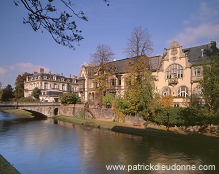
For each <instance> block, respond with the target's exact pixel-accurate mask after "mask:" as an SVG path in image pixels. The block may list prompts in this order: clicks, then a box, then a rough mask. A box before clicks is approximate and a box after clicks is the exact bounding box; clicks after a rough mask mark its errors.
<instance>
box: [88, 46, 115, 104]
mask: <svg viewBox="0 0 219 174" xmlns="http://www.w3.org/2000/svg"><path fill="white" fill-rule="evenodd" d="M113 56H114V53H113V52H112V49H111V47H110V46H108V45H104V44H101V45H98V46H97V49H96V52H95V53H94V54H91V58H92V59H91V65H90V66H91V67H92V68H93V69H95V76H94V80H93V83H94V84H95V85H94V90H95V95H96V100H99V103H100V104H101V103H102V102H101V101H102V98H103V96H104V95H105V94H106V92H107V90H108V89H109V86H110V85H109V82H108V79H109V77H110V76H111V75H112V73H113V72H112V69H111V65H110V64H109V63H108V62H109V61H111V60H112V59H113Z"/></svg>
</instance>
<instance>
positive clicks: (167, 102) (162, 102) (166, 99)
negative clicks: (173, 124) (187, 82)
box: [153, 95, 173, 108]
mask: <svg viewBox="0 0 219 174" xmlns="http://www.w3.org/2000/svg"><path fill="white" fill-rule="evenodd" d="M153 102H154V103H155V104H158V105H159V106H160V107H162V108H169V107H172V106H173V96H171V95H168V96H161V97H158V98H155V99H154V101H153Z"/></svg>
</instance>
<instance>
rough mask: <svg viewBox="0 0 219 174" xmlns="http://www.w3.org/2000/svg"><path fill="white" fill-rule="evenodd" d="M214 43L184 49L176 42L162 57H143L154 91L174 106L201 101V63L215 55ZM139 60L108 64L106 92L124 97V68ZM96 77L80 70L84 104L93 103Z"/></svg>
mask: <svg viewBox="0 0 219 174" xmlns="http://www.w3.org/2000/svg"><path fill="white" fill-rule="evenodd" d="M218 51H219V50H218V48H217V47H216V42H215V41H212V42H209V43H208V44H205V45H200V46H196V47H191V48H186V49H183V48H182V46H180V45H179V43H177V42H175V41H174V42H172V44H171V45H170V48H169V49H164V52H163V55H162V56H155V57H145V59H146V60H147V61H148V64H149V69H150V70H151V71H152V75H153V76H154V77H155V79H156V80H155V81H154V84H155V88H156V91H157V92H158V93H159V94H160V95H163V96H167V95H171V96H173V97H174V99H173V102H174V105H175V106H180V107H183V106H185V105H186V103H188V102H189V101H190V96H191V95H193V94H196V95H197V96H200V100H203V99H201V95H200V94H201V87H200V84H199V81H200V79H202V74H203V68H202V63H203V61H204V60H206V59H208V58H209V56H210V55H212V54H213V53H214V52H218ZM134 59H138V57H133V58H127V59H122V60H118V61H113V62H109V63H108V64H111V67H112V69H113V70H114V74H113V75H112V76H111V77H110V79H108V82H109V83H110V85H109V86H111V89H109V92H113V93H115V94H116V95H119V94H123V92H124V90H125V88H126V83H125V76H126V74H127V69H126V68H125V67H126V66H125V65H127V64H129V65H130V64H131V63H132V61H133V60H134ZM97 74H98V73H96V72H95V70H94V69H93V68H92V67H90V66H82V69H81V73H80V77H81V78H82V79H83V87H82V88H81V90H80V91H79V94H80V96H81V98H82V100H84V101H94V100H95V91H94V83H93V80H94V77H95V75H97Z"/></svg>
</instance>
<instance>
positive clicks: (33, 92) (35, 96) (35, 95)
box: [31, 87, 41, 99]
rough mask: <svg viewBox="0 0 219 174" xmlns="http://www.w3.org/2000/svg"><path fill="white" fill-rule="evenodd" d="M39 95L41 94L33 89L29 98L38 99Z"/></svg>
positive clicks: (36, 89) (38, 90) (37, 89)
mask: <svg viewBox="0 0 219 174" xmlns="http://www.w3.org/2000/svg"><path fill="white" fill-rule="evenodd" d="M40 93H41V90H40V89H39V88H37V87H35V88H34V89H33V91H32V93H31V96H33V97H34V98H35V99H39V97H40Z"/></svg>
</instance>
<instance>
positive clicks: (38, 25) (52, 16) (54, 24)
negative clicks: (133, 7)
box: [14, 0, 109, 49]
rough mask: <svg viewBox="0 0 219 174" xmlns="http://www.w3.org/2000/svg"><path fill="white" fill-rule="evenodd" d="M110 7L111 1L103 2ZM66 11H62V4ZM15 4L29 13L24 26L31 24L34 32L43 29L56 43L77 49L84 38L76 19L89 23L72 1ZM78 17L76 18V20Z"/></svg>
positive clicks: (16, 0) (20, 0)
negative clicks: (21, 6) (76, 46)
mask: <svg viewBox="0 0 219 174" xmlns="http://www.w3.org/2000/svg"><path fill="white" fill-rule="evenodd" d="M103 1H104V2H105V3H107V5H109V0H103ZM58 2H60V3H61V4H63V5H64V7H65V10H64V11H60V10H59V8H57V7H59V6H60V4H58ZM14 4H15V5H16V6H19V5H20V4H22V5H23V6H24V7H25V9H26V10H27V11H28V14H27V15H28V16H27V18H24V19H23V23H24V24H30V26H31V27H32V29H33V30H34V31H38V30H41V31H42V32H43V29H45V30H46V31H48V32H49V33H50V34H51V36H52V38H53V39H54V40H55V42H56V43H58V44H61V45H64V46H67V47H69V48H72V49H75V46H74V45H75V43H79V41H81V40H82V39H84V38H83V36H82V35H81V33H82V31H81V30H80V29H78V26H77V24H76V19H77V18H78V19H80V20H83V21H88V19H87V17H86V16H85V14H84V12H83V11H79V12H76V11H75V10H74V8H73V7H74V4H72V2H71V0H59V1H54V0H14ZM75 17H76V18H75Z"/></svg>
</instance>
